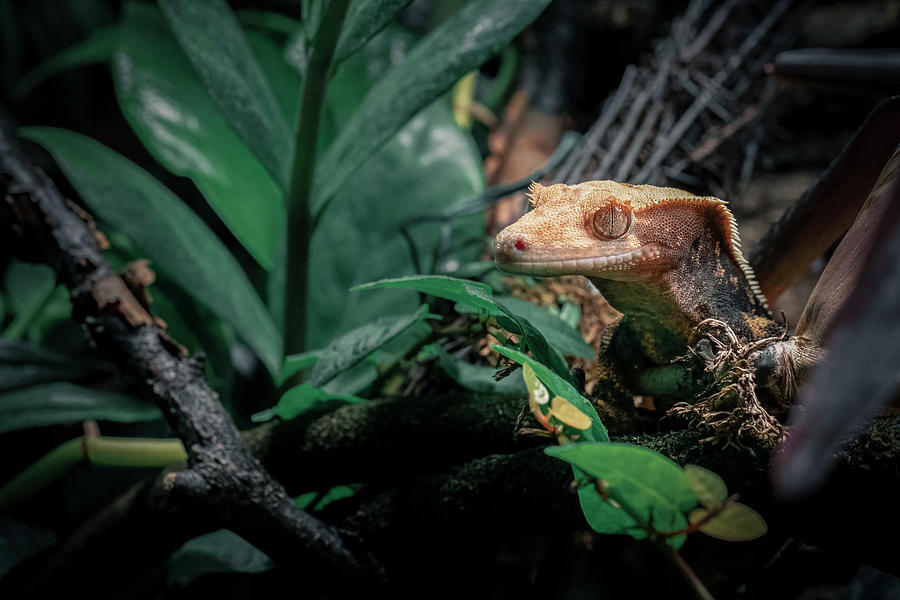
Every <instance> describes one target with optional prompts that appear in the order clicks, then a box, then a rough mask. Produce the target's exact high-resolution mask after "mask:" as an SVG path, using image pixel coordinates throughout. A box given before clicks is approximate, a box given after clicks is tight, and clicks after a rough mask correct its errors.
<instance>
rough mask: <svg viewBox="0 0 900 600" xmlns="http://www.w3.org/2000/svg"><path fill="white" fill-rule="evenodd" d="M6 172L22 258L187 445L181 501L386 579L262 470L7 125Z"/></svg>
mask: <svg viewBox="0 0 900 600" xmlns="http://www.w3.org/2000/svg"><path fill="white" fill-rule="evenodd" d="M0 174H3V177H4V183H5V186H4V187H6V188H8V189H9V190H10V192H11V193H10V194H7V195H6V197H5V202H4V203H3V207H2V211H0V224H2V225H4V226H3V230H4V231H6V232H7V233H6V234H5V235H9V232H14V233H13V235H14V236H15V237H16V238H17V239H16V241H15V242H14V244H15V246H16V247H17V248H18V249H19V250H20V254H21V255H22V256H28V257H35V256H41V257H42V258H43V260H45V261H46V262H47V263H48V264H50V265H52V266H53V267H54V268H55V269H56V271H57V273H58V274H59V276H60V278H61V279H62V281H63V282H64V283H65V284H66V286H67V287H68V288H69V291H70V295H71V300H72V306H73V316H74V318H76V319H77V320H78V321H79V322H81V323H82V324H83V325H85V327H86V328H87V330H88V332H89V333H90V335H91V337H92V338H93V340H94V341H95V342H96V343H97V344H98V345H99V346H100V347H102V348H104V349H106V350H107V351H108V352H109V353H110V354H111V355H112V356H114V357H115V358H116V359H117V360H118V361H119V362H120V364H121V365H122V366H123V368H125V369H126V370H127V371H129V372H131V373H132V374H133V375H135V377H136V379H137V381H138V382H140V384H141V387H142V392H143V393H144V394H145V395H147V396H148V397H150V398H152V399H153V400H154V401H155V402H156V403H157V404H158V405H159V406H160V408H161V409H162V411H163V414H164V415H165V417H166V419H167V421H168V422H169V424H170V426H171V427H172V429H173V430H174V431H175V433H176V435H178V437H179V438H180V439H181V440H182V442H183V443H184V446H185V448H186V449H187V451H188V456H189V459H188V466H189V468H188V470H186V471H183V472H179V473H173V474H170V475H169V476H168V477H167V478H166V480H165V486H166V488H168V489H169V491H170V493H171V494H172V496H173V498H174V499H177V500H178V501H179V502H178V504H179V506H182V505H183V506H184V507H185V508H186V509H187V510H189V511H190V512H191V513H193V514H196V515H210V516H212V518H213V519H214V520H215V521H216V522H217V523H218V524H219V525H220V526H223V527H227V528H229V529H232V530H233V531H235V532H236V533H238V534H240V535H242V536H244V537H245V538H246V539H247V540H248V541H250V542H251V543H253V544H255V545H256V546H257V547H259V548H260V549H261V550H263V551H264V552H266V553H267V554H269V555H270V556H271V557H272V558H273V559H275V560H276V561H282V562H285V563H290V564H291V565H296V564H304V565H306V566H307V567H308V568H309V569H310V570H311V571H313V570H318V571H319V572H320V573H321V572H325V573H328V574H330V575H332V576H335V581H339V582H342V583H347V584H351V583H355V584H360V583H362V582H371V581H372V580H377V579H380V578H381V570H380V567H378V566H377V565H376V564H375V562H374V561H373V559H372V558H371V556H369V555H368V554H366V553H360V552H357V551H354V550H351V549H350V548H349V547H348V546H347V544H346V543H345V541H344V540H343V539H342V538H341V536H340V535H339V534H338V532H336V531H335V530H334V529H332V528H331V527H328V526H326V525H325V524H323V523H322V522H320V521H319V520H317V519H315V518H313V517H311V516H310V515H309V514H307V513H305V512H304V511H302V510H300V509H299V508H298V507H297V506H296V505H295V504H294V503H293V502H292V501H291V499H290V497H289V496H288V495H287V493H286V492H285V490H284V488H283V487H282V486H281V485H280V484H279V483H278V482H277V481H275V480H274V479H272V477H271V476H270V475H269V474H268V473H267V472H266V471H265V470H264V469H263V468H262V466H261V465H260V464H259V462H258V461H257V460H256V459H255V458H254V457H253V455H252V454H251V453H250V451H249V450H248V449H247V448H246V447H245V446H244V445H243V443H242V441H241V438H240V434H239V432H238V430H237V428H236V427H235V425H234V423H233V422H232V421H231V418H230V417H229V416H228V414H227V412H226V411H225V409H224V408H223V407H222V405H221V403H220V402H219V399H218V397H217V395H216V393H215V392H213V391H212V389H211V388H210V387H209V385H208V384H207V383H206V381H205V379H204V378H203V370H202V368H199V364H198V362H197V361H196V360H191V359H186V358H184V357H183V356H182V354H181V349H180V347H179V346H178V345H177V344H175V343H173V341H172V340H171V339H170V338H169V337H168V335H166V334H165V332H164V330H163V329H161V328H160V326H159V325H158V324H157V323H156V321H155V320H154V319H153V317H152V316H151V315H149V314H148V313H147V311H146V310H145V309H144V307H143V306H142V305H141V304H140V302H138V300H137V299H136V298H135V297H134V296H133V295H132V293H131V291H130V290H129V289H128V287H127V286H126V285H125V283H124V282H123V281H122V279H121V278H120V277H119V276H118V275H116V274H115V273H114V272H113V271H112V269H111V267H110V266H109V263H108V262H107V261H106V260H105V258H104V257H103V255H102V253H101V246H102V244H103V241H104V240H103V239H102V236H99V234H98V233H97V232H96V230H95V229H94V228H93V224H92V223H91V221H90V219H89V218H87V216H86V215H84V214H77V212H76V210H77V209H74V208H73V207H72V206H71V205H68V206H67V203H66V201H65V200H64V199H63V197H62V196H61V195H60V193H59V191H58V190H57V189H56V187H55V186H54V185H53V182H52V181H50V180H49V178H47V177H46V176H45V175H44V174H43V173H41V172H39V171H38V170H36V169H35V168H34V166H33V165H32V164H31V162H30V161H29V160H28V159H27V158H26V157H25V155H24V154H23V152H22V151H21V149H20V148H19V146H18V144H17V142H16V141H15V139H14V138H13V136H12V133H11V129H10V128H9V127H6V126H5V125H4V124H2V123H0ZM78 212H80V211H78ZM70 542H73V540H70ZM44 580H47V578H46V577H44Z"/></svg>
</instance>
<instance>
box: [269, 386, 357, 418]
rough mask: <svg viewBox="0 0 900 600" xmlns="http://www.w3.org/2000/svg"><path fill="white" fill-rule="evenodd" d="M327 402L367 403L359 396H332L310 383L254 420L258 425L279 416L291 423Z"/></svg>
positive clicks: (289, 394) (290, 391) (295, 388)
mask: <svg viewBox="0 0 900 600" xmlns="http://www.w3.org/2000/svg"><path fill="white" fill-rule="evenodd" d="M326 402H327V403H330V404H335V405H342V404H360V403H363V402H366V399H365V398H360V397H358V396H351V395H341V394H331V393H329V392H326V391H325V390H323V389H321V388H317V387H315V386H312V385H309V384H308V383H301V384H300V385H297V386H294V387H292V388H291V389H289V390H288V391H286V392H285V393H284V394H282V395H281V398H280V399H279V400H278V404H276V405H275V407H274V408H271V409H269V410H265V411H262V412H258V413H256V414H255V415H253V417H252V420H253V421H254V422H255V423H258V422H260V421H267V420H268V419H270V418H272V417H275V416H278V417H280V418H281V419H283V420H285V421H290V420H291V419H293V418H295V417H298V416H300V415H302V414H303V413H305V412H307V411H309V410H312V409H314V408H318V407H320V406H322V405H323V404H325V403H326Z"/></svg>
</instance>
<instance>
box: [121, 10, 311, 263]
mask: <svg viewBox="0 0 900 600" xmlns="http://www.w3.org/2000/svg"><path fill="white" fill-rule="evenodd" d="M121 27H122V36H121V38H120V40H119V44H118V46H117V47H116V52H115V55H114V58H113V63H112V73H113V82H114V83H115V87H116V96H117V98H118V101H119V106H120V107H121V109H122V112H123V114H124V115H125V118H126V119H127V120H128V122H129V124H130V125H131V127H132V129H134V131H135V133H136V134H137V136H138V138H140V140H141V142H142V143H143V144H144V145H145V146H146V148H147V150H149V151H150V153H151V154H152V155H153V157H154V158H155V159H156V160H158V161H159V163H160V164H161V165H163V166H164V167H165V168H166V169H168V170H169V171H171V172H172V173H175V174H176V175H182V176H184V177H189V178H190V179H191V181H193V182H194V184H195V185H196V186H197V189H199V190H200V192H201V193H202V194H203V196H204V198H206V200H207V202H209V203H210V206H212V208H213V209H214V210H215V211H216V214H218V215H219V217H220V218H221V219H222V221H223V222H224V223H225V225H227V226H228V228H229V229H230V230H231V231H232V232H233V233H234V235H235V237H236V238H237V239H238V240H239V241H240V242H241V244H243V245H244V247H245V248H246V249H247V250H248V251H249V252H250V254H251V255H253V257H254V258H255V259H256V260H257V261H258V262H259V264H260V265H261V266H262V267H263V268H265V269H271V268H272V265H273V264H274V255H275V250H276V247H277V242H278V239H279V237H280V236H281V234H282V230H283V229H284V222H285V214H284V200H283V198H282V193H281V190H280V189H279V188H278V186H277V185H276V184H275V181H274V180H273V179H272V178H271V177H270V176H269V174H268V173H267V172H266V170H265V169H264V168H263V166H262V165H261V164H260V162H259V161H258V160H257V159H256V157H255V156H253V154H252V153H251V152H250V150H249V149H248V148H247V146H246V145H245V144H244V143H243V142H242V141H241V139H240V138H239V137H238V135H237V134H236V133H235V131H234V129H232V127H231V126H230V125H229V123H228V122H227V121H226V120H225V117H224V116H223V114H222V111H220V110H219V108H218V107H217V106H216V104H215V103H214V102H213V101H212V99H211V98H210V97H209V95H208V94H207V93H206V90H205V89H204V88H203V85H202V83H201V82H200V80H199V79H198V78H197V76H196V74H195V73H194V71H193V69H192V68H191V63H190V62H189V61H188V59H187V57H186V56H185V55H184V53H183V52H182V51H181V49H180V48H179V47H178V44H177V43H176V42H175V38H174V37H173V36H172V33H171V32H170V31H169V29H168V27H167V26H166V22H165V19H163V17H162V15H161V14H160V13H159V11H158V10H157V9H156V8H155V7H153V6H151V5H148V4H139V3H128V4H126V5H125V16H124V20H123V22H122V25H121ZM260 45H262V44H260ZM288 75H290V76H291V77H292V78H293V79H294V80H296V79H297V78H296V76H295V75H294V74H293V73H288ZM286 81H289V80H286ZM285 85H289V84H287V83H285ZM297 86H298V87H299V83H297Z"/></svg>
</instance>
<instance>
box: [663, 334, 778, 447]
mask: <svg viewBox="0 0 900 600" xmlns="http://www.w3.org/2000/svg"><path fill="white" fill-rule="evenodd" d="M697 338H699V340H697ZM694 340H697V341H696V343H695V342H694ZM694 340H692V342H691V346H690V350H689V352H690V354H689V355H688V356H686V357H683V359H685V360H693V361H695V362H699V363H700V364H701V365H702V366H703V369H704V371H706V372H708V373H711V374H712V376H713V381H712V383H711V385H710V386H708V388H707V390H706V392H704V393H703V394H702V395H701V397H700V399H699V400H698V401H697V402H694V403H693V404H690V403H687V402H679V403H677V404H675V405H674V406H673V407H672V408H671V409H669V411H668V413H667V414H668V415H671V416H678V417H684V418H686V419H687V420H688V422H689V423H690V425H691V426H692V427H701V428H704V429H707V430H709V431H710V433H711V435H710V436H709V437H707V438H704V439H702V440H701V441H703V442H714V443H722V444H724V446H725V447H728V446H735V447H738V448H742V449H748V450H749V449H750V448H749V447H748V446H747V445H746V444H745V443H744V442H755V443H756V444H758V445H762V446H763V447H766V448H769V447H772V446H774V445H775V444H776V443H778V442H779V441H780V440H781V439H782V438H783V437H784V435H785V429H784V426H783V425H781V423H779V422H778V420H777V419H776V418H775V417H773V416H772V415H771V414H769V412H768V411H767V410H766V409H765V407H764V406H763V405H762V403H761V402H760V401H759V399H758V398H757V396H756V381H755V379H756V377H755V371H754V368H753V365H752V363H751V361H750V355H751V354H752V353H754V352H758V351H759V350H762V349H764V348H766V347H768V346H770V345H772V344H774V343H776V342H778V341H781V340H782V337H781V336H776V337H769V338H765V339H762V340H758V341H755V342H750V343H744V342H742V341H741V340H740V339H738V337H737V335H735V333H734V331H733V330H732V329H731V327H729V326H728V324H727V323H724V322H722V321H719V320H718V319H706V320H705V321H702V322H701V323H700V324H699V325H698V326H697V331H696V334H695V338H694ZM756 444H754V445H756ZM751 452H752V450H751Z"/></svg>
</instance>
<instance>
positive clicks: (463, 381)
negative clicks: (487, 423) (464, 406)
mask: <svg viewBox="0 0 900 600" xmlns="http://www.w3.org/2000/svg"><path fill="white" fill-rule="evenodd" d="M431 347H432V348H433V349H434V352H435V354H436V355H437V359H438V364H440V366H441V368H442V369H444V371H445V372H446V373H447V374H448V375H449V376H450V377H451V378H452V379H453V380H454V381H456V383H458V384H459V385H461V386H462V387H464V388H466V389H468V390H472V391H473V392H482V393H486V394H492V393H493V394H497V393H505V394H516V395H520V394H521V393H522V392H524V391H525V390H524V388H523V387H522V382H520V381H519V380H518V379H517V378H515V377H506V378H504V379H501V380H500V381H497V380H495V379H494V374H495V373H496V371H497V370H496V369H494V368H493V367H488V366H482V365H473V364H471V363H468V362H466V361H464V360H461V359H459V358H457V357H455V356H453V355H451V354H450V353H449V352H447V351H446V350H444V348H443V346H441V345H440V344H433V345H432V346H431Z"/></svg>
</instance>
